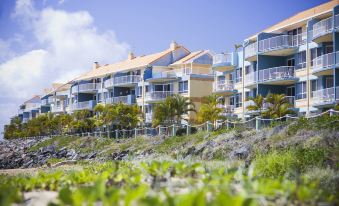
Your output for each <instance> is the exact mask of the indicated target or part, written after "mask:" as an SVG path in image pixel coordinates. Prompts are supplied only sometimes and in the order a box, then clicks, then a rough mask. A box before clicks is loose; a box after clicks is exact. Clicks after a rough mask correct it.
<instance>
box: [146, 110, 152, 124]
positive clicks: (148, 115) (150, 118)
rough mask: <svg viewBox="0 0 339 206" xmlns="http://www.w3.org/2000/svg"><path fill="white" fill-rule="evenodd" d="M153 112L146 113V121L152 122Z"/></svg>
mask: <svg viewBox="0 0 339 206" xmlns="http://www.w3.org/2000/svg"><path fill="white" fill-rule="evenodd" d="M152 118H153V113H152V112H150V113H145V122H152Z"/></svg>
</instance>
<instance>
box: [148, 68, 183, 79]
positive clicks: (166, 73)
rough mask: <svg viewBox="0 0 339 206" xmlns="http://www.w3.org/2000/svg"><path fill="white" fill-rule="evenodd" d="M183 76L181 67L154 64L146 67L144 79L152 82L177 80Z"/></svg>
mask: <svg viewBox="0 0 339 206" xmlns="http://www.w3.org/2000/svg"><path fill="white" fill-rule="evenodd" d="M181 76H182V72H181V70H180V69H175V70H173V69H169V68H168V67H160V66H154V67H149V68H146V69H145V71H144V80H145V81H147V82H152V83H156V82H157V83H162V82H169V81H176V80H178V79H179V78H180V77H181Z"/></svg>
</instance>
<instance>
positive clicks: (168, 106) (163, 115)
mask: <svg viewBox="0 0 339 206" xmlns="http://www.w3.org/2000/svg"><path fill="white" fill-rule="evenodd" d="M189 112H195V105H194V104H193V102H192V101H191V100H190V99H189V98H188V97H183V96H181V95H179V94H175V95H173V96H170V97H167V98H166V99H165V101H163V102H160V103H158V104H157V105H156V106H155V108H154V113H153V125H154V126H157V125H160V124H164V125H166V124H167V125H170V124H180V123H181V121H182V120H183V119H185V118H184V117H183V115H187V114H188V113H189ZM185 120H187V119H185Z"/></svg>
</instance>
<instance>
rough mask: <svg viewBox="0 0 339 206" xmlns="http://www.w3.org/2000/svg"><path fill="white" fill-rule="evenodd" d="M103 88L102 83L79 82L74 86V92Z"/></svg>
mask: <svg viewBox="0 0 339 206" xmlns="http://www.w3.org/2000/svg"><path fill="white" fill-rule="evenodd" d="M100 88H101V83H86V84H79V85H76V86H73V87H72V93H79V92H94V91H95V90H98V89H100Z"/></svg>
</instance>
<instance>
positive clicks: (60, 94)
mask: <svg viewBox="0 0 339 206" xmlns="http://www.w3.org/2000/svg"><path fill="white" fill-rule="evenodd" d="M68 94H69V90H64V91H58V92H56V93H55V96H67V95H68Z"/></svg>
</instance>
